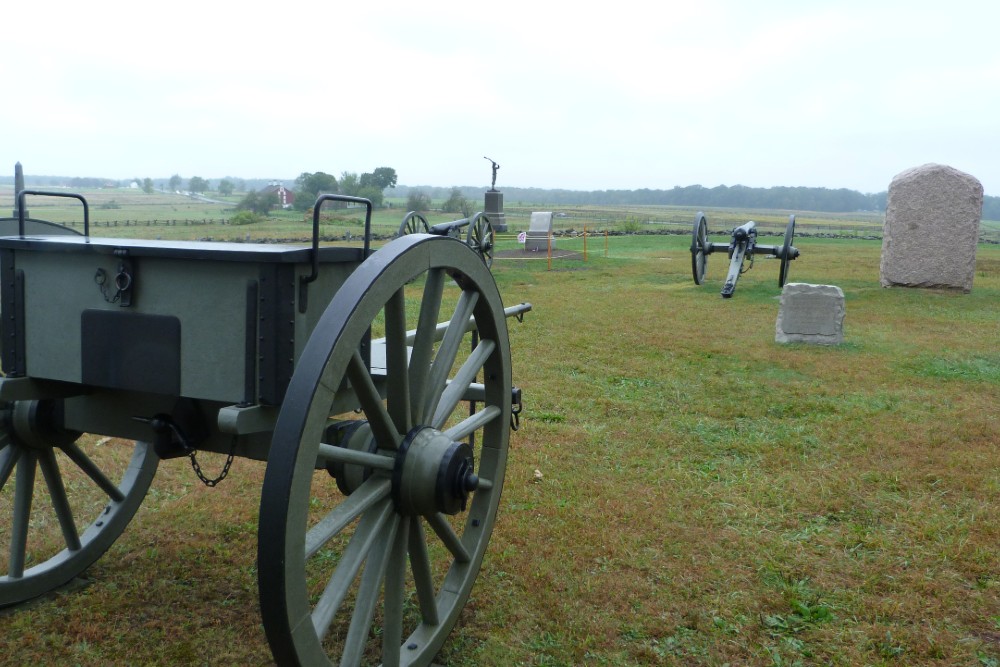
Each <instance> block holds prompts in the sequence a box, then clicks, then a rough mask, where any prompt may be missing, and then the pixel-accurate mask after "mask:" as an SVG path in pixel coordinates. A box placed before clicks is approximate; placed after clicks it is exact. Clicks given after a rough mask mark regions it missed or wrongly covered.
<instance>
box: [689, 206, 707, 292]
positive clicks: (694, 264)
mask: <svg viewBox="0 0 1000 667" xmlns="http://www.w3.org/2000/svg"><path fill="white" fill-rule="evenodd" d="M710 252H711V250H710V247H709V245H708V220H706V219H705V214H704V213H702V212H701V211H699V212H698V214H697V215H696V216H695V218H694V231H693V232H692V233H691V271H692V273H694V284H695V285H700V284H702V283H703V282H705V270H706V269H707V268H708V254H709V253H710Z"/></svg>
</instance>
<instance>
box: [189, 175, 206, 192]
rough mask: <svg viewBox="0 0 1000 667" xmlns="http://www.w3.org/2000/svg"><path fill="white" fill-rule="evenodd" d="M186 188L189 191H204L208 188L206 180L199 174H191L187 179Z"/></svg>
mask: <svg viewBox="0 0 1000 667" xmlns="http://www.w3.org/2000/svg"><path fill="white" fill-rule="evenodd" d="M188 190H190V191H191V192H204V191H205V190H208V181H206V180H205V179H204V178H202V177H201V176H192V177H191V178H190V179H188Z"/></svg>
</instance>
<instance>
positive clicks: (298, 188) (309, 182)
mask: <svg viewBox="0 0 1000 667" xmlns="http://www.w3.org/2000/svg"><path fill="white" fill-rule="evenodd" d="M337 192H340V189H339V186H338V185H337V179H336V178H334V177H333V176H331V175H330V174H327V173H324V172H322V171H317V172H316V173H314V174H310V173H309V172H305V171H304V172H302V173H301V174H300V175H299V177H298V178H296V179H295V208H296V209H298V210H300V211H304V210H306V209H308V208H311V207H312V205H313V204H314V203H315V202H316V197H318V196H320V195H321V194H334V193H337Z"/></svg>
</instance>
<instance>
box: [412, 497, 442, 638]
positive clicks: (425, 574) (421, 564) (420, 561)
mask: <svg viewBox="0 0 1000 667" xmlns="http://www.w3.org/2000/svg"><path fill="white" fill-rule="evenodd" d="M408 538H409V546H408V548H409V553H410V568H411V569H412V571H413V584H414V588H415V589H416V591H417V602H418V603H419V604H420V616H421V618H422V619H423V622H424V623H426V624H427V625H437V624H438V623H439V621H438V610H437V600H436V597H437V596H436V594H435V592H434V578H433V575H431V559H430V557H429V556H428V555H427V537H426V534H425V533H424V525H423V523H421V521H420V517H418V516H415V517H412V518H411V519H410V533H409V535H408Z"/></svg>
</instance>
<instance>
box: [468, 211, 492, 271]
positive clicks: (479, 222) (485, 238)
mask: <svg viewBox="0 0 1000 667" xmlns="http://www.w3.org/2000/svg"><path fill="white" fill-rule="evenodd" d="M493 241H494V236H493V223H492V222H490V219H489V218H488V217H487V216H486V214H485V213H482V212H479V213H476V215H474V216H473V217H472V221H471V222H470V223H469V231H468V232H467V233H466V235H465V242H466V244H467V245H468V246H469V247H470V248H472V249H473V250H474V251H475V252H476V254H477V255H479V256H480V257H482V258H483V261H484V262H486V266H487V267H492V266H493Z"/></svg>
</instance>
